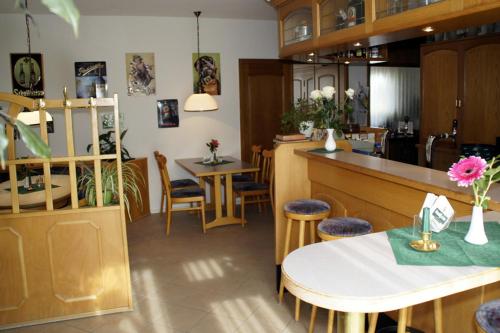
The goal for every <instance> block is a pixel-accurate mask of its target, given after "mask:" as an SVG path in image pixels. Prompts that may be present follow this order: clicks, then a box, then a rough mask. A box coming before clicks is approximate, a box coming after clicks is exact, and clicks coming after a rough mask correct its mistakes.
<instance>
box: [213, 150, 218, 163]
mask: <svg viewBox="0 0 500 333" xmlns="http://www.w3.org/2000/svg"><path fill="white" fill-rule="evenodd" d="M212 154H213V155H212V163H214V164H215V163H217V162H218V161H217V152H216V151H214V152H212Z"/></svg>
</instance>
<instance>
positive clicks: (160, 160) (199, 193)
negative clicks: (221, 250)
mask: <svg viewBox="0 0 500 333" xmlns="http://www.w3.org/2000/svg"><path fill="white" fill-rule="evenodd" d="M155 158H156V162H157V164H158V168H159V171H160V177H161V185H162V190H163V193H164V194H165V195H166V197H167V228H166V229H167V236H168V235H170V225H171V224H172V212H174V211H185V210H197V211H199V212H201V227H202V230H203V233H206V226H205V190H204V189H202V188H200V187H184V188H177V189H174V188H173V187H172V184H171V183H170V177H169V176H168V170H167V158H166V157H165V156H163V155H162V154H160V153H159V152H157V151H155ZM162 195H163V194H162ZM181 203H189V204H190V206H189V207H178V208H174V204H181ZM193 205H194V206H193ZM162 206H163V199H162Z"/></svg>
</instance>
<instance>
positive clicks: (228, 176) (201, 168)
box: [175, 156, 259, 229]
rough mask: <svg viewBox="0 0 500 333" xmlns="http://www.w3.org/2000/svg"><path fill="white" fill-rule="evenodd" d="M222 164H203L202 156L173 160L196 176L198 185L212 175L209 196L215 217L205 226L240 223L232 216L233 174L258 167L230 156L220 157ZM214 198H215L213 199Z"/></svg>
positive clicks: (251, 170)
mask: <svg viewBox="0 0 500 333" xmlns="http://www.w3.org/2000/svg"><path fill="white" fill-rule="evenodd" d="M221 158H222V160H223V161H226V163H224V164H218V165H211V164H203V163H202V161H203V158H201V157H197V158H185V159H178V160H175V162H176V163H177V164H179V165H180V166H181V167H182V168H184V169H185V170H187V171H188V172H189V173H191V174H192V175H193V176H195V177H198V178H199V180H200V186H202V187H205V181H204V179H205V177H213V178H214V181H213V186H214V196H215V198H211V199H212V200H213V201H215V219H214V220H213V221H211V222H209V223H207V225H206V228H207V229H210V228H215V227H219V226H223V225H230V224H240V223H241V220H240V219H239V218H236V217H235V216H234V205H233V178H232V175H233V174H237V173H246V172H257V171H259V168H258V167H254V166H252V165H251V164H250V163H247V162H244V161H241V160H239V159H236V158H234V157H231V156H223V157H221ZM222 177H225V182H226V183H225V188H226V212H225V214H224V212H223V209H222V191H221V187H222V181H221V179H222ZM214 199H215V200H214Z"/></svg>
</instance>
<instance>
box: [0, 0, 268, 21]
mask: <svg viewBox="0 0 500 333" xmlns="http://www.w3.org/2000/svg"><path fill="white" fill-rule="evenodd" d="M74 1H75V3H76V6H77V7H78V9H79V10H80V14H81V15H103V16H180V17H192V16H194V15H193V11H195V10H201V11H202V17H213V18H234V19H256V20H276V17H277V16H276V10H275V9H274V8H273V7H272V6H271V5H270V4H269V3H267V2H266V1H265V0H74ZM14 3H15V0H2V1H0V13H18V12H20V10H19V9H16V8H14ZM28 6H29V9H30V12H32V13H33V14H47V13H48V10H47V9H46V8H45V6H43V5H42V4H41V1H40V0H29V2H28Z"/></svg>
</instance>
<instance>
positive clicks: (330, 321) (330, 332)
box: [326, 310, 335, 333]
mask: <svg viewBox="0 0 500 333" xmlns="http://www.w3.org/2000/svg"><path fill="white" fill-rule="evenodd" d="M334 321H335V311H334V310H328V326H327V329H326V331H327V332H328V333H333V323H334Z"/></svg>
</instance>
